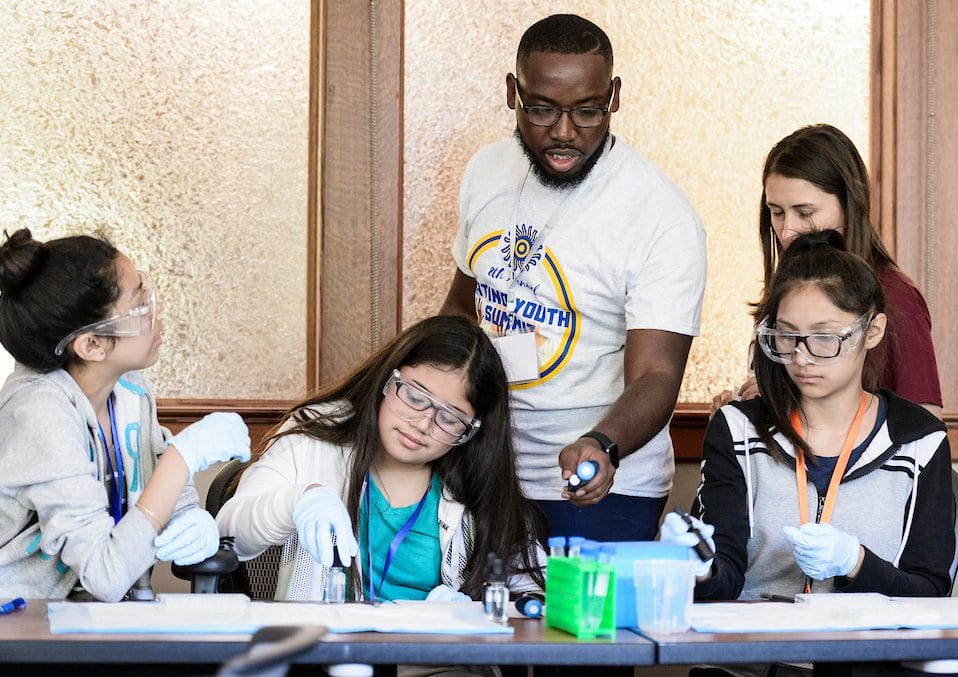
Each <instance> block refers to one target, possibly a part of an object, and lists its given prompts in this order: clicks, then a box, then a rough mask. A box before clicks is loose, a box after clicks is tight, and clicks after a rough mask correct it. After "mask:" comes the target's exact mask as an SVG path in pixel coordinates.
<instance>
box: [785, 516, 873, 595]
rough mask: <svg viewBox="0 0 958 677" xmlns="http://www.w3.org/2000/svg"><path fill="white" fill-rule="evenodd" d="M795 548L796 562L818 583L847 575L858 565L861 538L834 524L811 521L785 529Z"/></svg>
mask: <svg viewBox="0 0 958 677" xmlns="http://www.w3.org/2000/svg"><path fill="white" fill-rule="evenodd" d="M782 531H784V532H785V537H786V538H788V540H789V541H791V543H792V546H794V553H795V561H796V562H798V566H799V567H801V569H802V571H804V572H805V574H806V575H808V576H811V577H812V578H814V579H815V580H816V581H823V580H825V579H826V578H831V577H832V576H847V575H848V574H850V573H851V572H852V570H853V569H854V568H855V565H857V564H858V555H859V552H860V546H859V544H858V539H857V538H855V537H854V536H852V535H851V534H846V533H845V532H844V531H839V530H838V529H836V528H835V527H833V526H832V525H831V524H815V523H813V522H809V523H807V524H803V525H802V526H801V527H793V526H786V527H782Z"/></svg>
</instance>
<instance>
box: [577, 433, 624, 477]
mask: <svg viewBox="0 0 958 677" xmlns="http://www.w3.org/2000/svg"><path fill="white" fill-rule="evenodd" d="M579 437H591V438H592V439H594V440H595V441H596V442H598V443H599V444H601V445H602V451H604V452H605V453H607V454H608V455H609V462H610V463H611V464H612V467H613V468H618V467H619V445H618V444H616V443H615V442H613V441H612V440H610V439H609V436H608V435H605V434H603V433H600V432H599V431H598V430H590V431H589V432H587V433H584V434H582V435H579Z"/></svg>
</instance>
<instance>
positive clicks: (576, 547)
mask: <svg viewBox="0 0 958 677" xmlns="http://www.w3.org/2000/svg"><path fill="white" fill-rule="evenodd" d="M568 543H569V550H568V553H569V557H578V556H579V553H580V550H581V548H582V544H583V543H585V539H584V538H583V537H582V536H569V540H568Z"/></svg>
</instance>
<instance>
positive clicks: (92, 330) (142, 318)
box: [53, 271, 156, 357]
mask: <svg viewBox="0 0 958 677" xmlns="http://www.w3.org/2000/svg"><path fill="white" fill-rule="evenodd" d="M137 272H138V273H139V275H140V284H141V290H140V299H141V301H142V303H141V304H140V305H138V306H136V307H135V308H130V310H127V311H126V312H124V313H120V314H119V315H114V316H113V317H108V318H106V319H105V320H100V321H99V322H93V323H91V324H88V325H86V326H83V327H80V328H79V329H77V330H76V331H72V332H70V333H69V334H67V335H66V336H64V337H63V339H62V340H61V341H60V342H59V343H58V344H57V347H56V348H54V349H53V354H54V355H56V356H58V357H59V356H60V355H62V354H63V351H64V350H66V348H67V346H68V345H70V342H71V341H73V339H75V338H76V337H77V336H79V335H80V334H96V335H97V336H142V335H143V334H146V333H148V332H151V331H153V326H154V324H155V323H156V286H155V285H154V284H153V278H152V277H150V274H149V273H145V272H143V271H137Z"/></svg>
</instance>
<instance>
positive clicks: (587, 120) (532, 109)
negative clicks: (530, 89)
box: [516, 80, 615, 129]
mask: <svg viewBox="0 0 958 677" xmlns="http://www.w3.org/2000/svg"><path fill="white" fill-rule="evenodd" d="M614 94H615V92H614V91H613V92H611V93H610V94H609V103H608V104H607V105H605V106H579V107H576V108H558V107H556V106H527V105H526V104H525V103H523V101H522V95H521V94H520V93H519V81H518V80H517V81H516V100H517V101H518V103H519V108H521V109H522V111H523V112H524V113H525V114H526V119H527V120H528V121H529V124H530V125H535V126H536V127H551V126H552V125H554V124H555V123H557V122H558V121H559V118H560V117H562V114H563V113H568V114H569V119H570V120H572V124H574V125H575V126H576V127H582V128H585V129H588V128H590V127H598V126H599V125H601V124H602V121H603V120H604V119H605V116H606V113H608V112H609V106H611V105H612V96H613V95H614Z"/></svg>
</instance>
